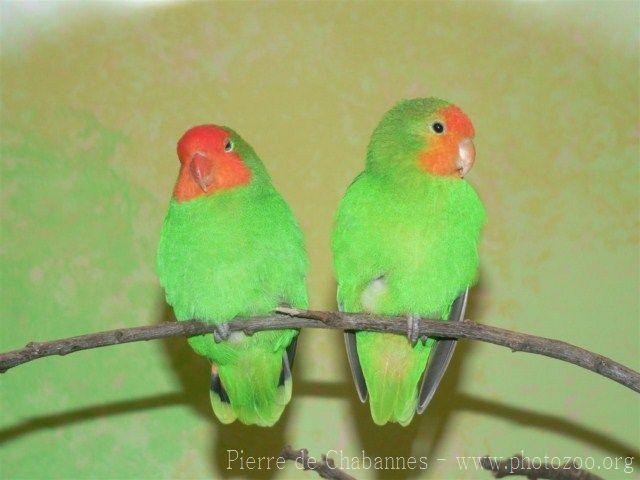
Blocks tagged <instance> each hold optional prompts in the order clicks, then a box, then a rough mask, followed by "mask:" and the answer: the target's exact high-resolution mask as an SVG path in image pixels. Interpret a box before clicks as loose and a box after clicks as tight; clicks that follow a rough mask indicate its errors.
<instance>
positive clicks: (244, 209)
mask: <svg viewBox="0 0 640 480" xmlns="http://www.w3.org/2000/svg"><path fill="white" fill-rule="evenodd" d="M178 158H179V160H180V173H179V174H178V180H177V182H176V185H175V188H174V190H173V197H172V199H171V201H170V203H169V211H168V213H167V216H166V218H165V221H164V226H163V228H162V236H161V239H160V245H159V248H158V257H157V268H158V276H159V278H160V283H161V284H162V286H163V287H164V289H165V292H166V298H167V303H169V304H170V305H171V306H172V307H173V310H174V312H175V315H176V318H177V319H178V320H180V321H184V320H191V319H198V320H202V321H205V322H209V323H213V324H216V325H220V327H219V330H218V331H217V332H216V334H215V335H200V336H196V337H191V338H189V344H190V345H191V347H192V348H193V350H195V351H196V353H198V354H200V355H203V356H205V357H207V358H208V359H209V361H210V362H211V365H212V366H211V383H210V397H211V406H212V407H213V411H214V413H215V415H216V416H217V417H218V419H219V420H220V421H221V422H222V423H231V422H233V421H234V420H236V419H237V420H239V421H241V422H242V423H245V424H255V425H260V426H271V425H273V424H274V423H275V422H276V421H277V420H278V418H280V415H281V414H282V411H283V410H284V408H285V406H286V405H287V403H288V402H289V400H290V399H291V366H292V364H293V357H294V354H295V348H296V340H297V331H296V330H277V331H262V332H258V333H255V334H254V335H252V336H245V335H244V334H243V333H240V332H233V333H229V331H228V325H227V324H226V323H225V322H227V321H229V320H231V319H233V318H235V317H250V316H256V315H266V314H268V313H269V312H271V311H273V310H274V309H275V308H276V307H278V305H281V304H285V305H290V306H294V307H298V308H307V290H306V286H305V277H306V272H307V255H306V253H305V249H304V245H303V238H302V232H301V231H300V227H299V225H298V223H297V221H296V219H295V218H294V216H293V214H292V212H291V210H290V208H289V206H288V205H287V204H286V203H285V201H284V200H283V199H282V197H281V196H280V194H279V193H278V192H277V191H276V190H275V188H274V187H273V185H272V184H271V180H270V178H269V175H268V174H267V172H266V170H265V168H264V166H263V165H262V162H261V161H260V159H259V158H258V155H257V154H256V153H255V152H254V150H253V149H252V148H251V146H250V145H249V144H248V143H247V142H245V141H244V140H243V139H242V137H240V135H238V134H237V133H236V132H234V131H233V130H231V129H230V128H227V127H219V126H216V125H201V126H197V127H193V128H192V129H190V130H188V131H187V132H186V133H185V134H184V135H183V136H182V138H181V139H180V141H179V142H178ZM225 327H226V328H225ZM221 340H224V341H221Z"/></svg>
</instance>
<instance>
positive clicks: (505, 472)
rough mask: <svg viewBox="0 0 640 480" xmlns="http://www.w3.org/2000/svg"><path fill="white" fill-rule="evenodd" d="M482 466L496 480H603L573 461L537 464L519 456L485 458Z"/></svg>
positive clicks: (481, 462)
mask: <svg viewBox="0 0 640 480" xmlns="http://www.w3.org/2000/svg"><path fill="white" fill-rule="evenodd" d="M480 464H481V465H482V468H484V469H485V470H489V471H491V472H493V476H494V477H495V478H504V477H516V476H523V477H527V478H530V479H536V480H537V479H540V480H542V479H547V480H603V478H602V477H599V476H598V475H594V474H593V473H590V472H588V471H586V470H581V469H580V468H578V467H576V465H575V464H576V462H575V461H574V460H573V459H572V460H569V461H568V462H566V463H563V464H560V460H558V465H553V464H551V463H549V462H542V461H541V462H540V463H539V464H536V462H532V461H530V460H529V459H527V458H523V457H522V455H520V454H518V455H514V456H513V457H511V458H508V459H506V460H496V459H495V458H493V457H488V456H487V457H483V458H481V459H480Z"/></svg>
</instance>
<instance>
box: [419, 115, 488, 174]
mask: <svg viewBox="0 0 640 480" xmlns="http://www.w3.org/2000/svg"><path fill="white" fill-rule="evenodd" d="M436 121H439V122H440V123H442V125H444V131H443V132H442V133H441V134H438V133H436V132H435V131H433V130H432V129H431V128H429V131H428V133H427V147H426V148H425V150H423V151H422V152H420V154H419V164H420V167H421V168H422V169H424V170H426V171H427V172H429V173H432V174H434V175H443V176H459V169H460V165H459V162H458V160H459V145H460V142H461V141H462V140H464V139H465V138H473V136H474V135H475V131H474V129H473V125H472V123H471V121H470V120H469V118H468V117H467V116H466V115H465V114H464V112H463V111H462V110H460V109H459V108H458V107H456V106H454V105H450V106H448V107H445V108H443V109H441V110H440V111H438V112H437V120H434V122H436Z"/></svg>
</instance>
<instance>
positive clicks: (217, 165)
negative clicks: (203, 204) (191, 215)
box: [173, 125, 255, 202]
mask: <svg viewBox="0 0 640 480" xmlns="http://www.w3.org/2000/svg"><path fill="white" fill-rule="evenodd" d="M247 153H248V154H249V155H251V154H253V151H252V150H251V147H249V146H248V145H247V144H246V143H245V142H244V141H243V140H242V139H241V138H240V136H239V135H237V134H236V133H235V132H234V131H233V130H231V129H229V128H226V127H219V126H217V125H199V126H197V127H193V128H190V129H189V130H187V131H186V132H185V134H184V135H182V137H181V138H180V140H179V141H178V159H179V160H180V174H179V175H178V181H177V182H176V186H175V188H174V192H173V194H174V197H175V198H176V200H178V201H179V202H184V201H188V200H193V199H194V198H198V197H201V196H204V195H211V194H213V193H215V192H218V191H220V190H225V189H230V188H235V187H239V186H242V185H247V184H248V183H249V182H250V181H251V177H252V171H251V169H250V168H249V166H248V165H247V164H246V163H245V160H244V157H246V156H247V155H246V154H247ZM254 155H255V154H254Z"/></svg>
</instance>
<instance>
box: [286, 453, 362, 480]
mask: <svg viewBox="0 0 640 480" xmlns="http://www.w3.org/2000/svg"><path fill="white" fill-rule="evenodd" d="M280 457H282V458H284V459H285V460H292V461H294V462H296V463H297V464H298V465H300V466H301V467H302V468H303V469H304V470H311V471H313V472H316V473H317V474H318V475H320V477H322V478H328V479H330V480H356V479H355V478H354V477H352V476H351V475H347V474H346V473H344V471H343V470H340V469H339V468H338V467H336V465H335V463H334V462H333V460H332V459H330V458H327V456H326V455H322V458H321V459H320V460H318V459H316V458H313V457H310V456H309V451H308V450H307V449H306V448H301V449H300V450H295V449H294V448H292V447H291V445H285V447H284V448H283V449H282V451H281V452H280Z"/></svg>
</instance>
